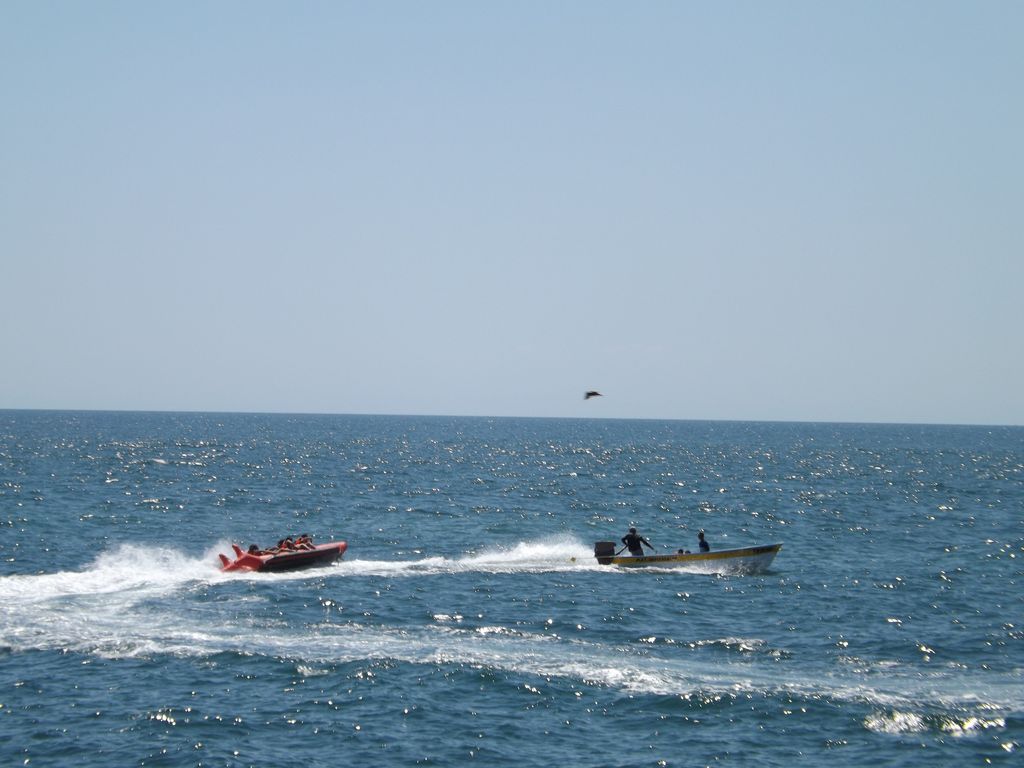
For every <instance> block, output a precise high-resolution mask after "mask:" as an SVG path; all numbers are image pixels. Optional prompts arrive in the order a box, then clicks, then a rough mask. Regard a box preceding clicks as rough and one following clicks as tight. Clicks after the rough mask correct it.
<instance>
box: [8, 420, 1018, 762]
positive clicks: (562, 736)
mask: <svg viewBox="0 0 1024 768" xmlns="http://www.w3.org/2000/svg"><path fill="white" fill-rule="evenodd" d="M630 525H635V526H637V527H638V528H639V529H640V531H641V533H643V534H644V535H646V536H647V537H648V538H649V539H651V541H652V542H653V543H654V544H655V546H656V547H657V548H658V549H659V551H672V550H675V549H676V548H679V547H690V548H692V547H693V546H694V544H695V542H696V532H697V531H698V530H700V529H703V530H705V531H706V532H707V538H708V540H709V541H710V542H711V545H712V547H713V548H724V547H729V546H742V545H747V544H756V543H771V542H781V543H782V544H783V549H782V550H781V552H780V553H779V555H778V557H777V558H776V560H775V562H774V563H773V565H772V567H771V569H770V570H769V571H768V572H767V573H764V574H760V575H747V576H715V575H707V574H700V573H691V572H686V571H669V570H632V571H627V570H624V569H617V568H613V567H604V566H599V565H597V564H596V563H595V561H594V560H593V557H592V546H593V542H594V541H596V540H600V539H618V538H619V537H621V536H622V535H623V534H624V533H625V532H626V530H627V528H628V527H629V526H630ZM301 532H309V533H311V534H313V535H314V536H315V537H316V538H317V540H319V541H329V540H335V539H344V540H346V541H348V542H349V550H348V553H347V554H346V556H345V558H344V560H343V561H341V562H339V563H336V564H334V565H332V566H329V567H325V568H319V569H313V570H308V571H300V572H292V573H284V574H276V575H259V574H223V573H221V572H220V571H219V569H218V566H217V558H216V554H217V552H219V551H220V552H228V551H229V546H230V543H231V542H237V543H240V544H242V545H243V546H246V545H248V544H249V543H251V542H257V543H261V544H267V543H270V542H272V541H275V540H277V539H278V538H280V537H281V536H283V535H285V534H294V533H301ZM1022 566H1024V429H1022V428H1009V427H941V426H880V425H837V424H765V423H720V422H716V423H713V422H661V421H611V420H609V421H604V420H558V419H481V418H412V417H371V416H286V415H238V414H233V415H223V414H143V413H92V412H82V413H79V412H26V411H0V765H5V766H6V765H32V766H36V765H41V766H63V765H75V766H81V767H84V768H91V767H92V766H96V767H97V768H99V767H100V766H102V767H103V768H109V766H143V765H146V766H199V765H204V766H250V765H252V766H268V765H291V764H300V765H305V766H336V765H350V764H351V765H355V764H375V765H387V766H391V765H394V766H405V765H409V766H415V765H422V766H448V765H463V764H468V763H476V764H479V765H487V766H516V768H529V767H532V766H536V767H538V768H540V767H542V766H543V767H544V768H547V767H548V766H552V765H580V766H695V765H709V766H714V765H736V766H746V765H757V766H791V765H794V764H804V765H821V764H823V763H825V762H826V761H827V762H828V764H829V765H830V766H833V767H835V766H863V765H866V764H871V763H876V764H884V765H900V766H935V765H949V766H954V765H955V766H966V765H983V764H996V765H999V764H1003V765H1021V764H1022V762H1024V761H1022V751H1024V592H1022V589H1021V588H1022V576H1024V574H1022Z"/></svg>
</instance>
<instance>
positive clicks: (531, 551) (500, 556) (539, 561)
mask: <svg viewBox="0 0 1024 768" xmlns="http://www.w3.org/2000/svg"><path fill="white" fill-rule="evenodd" d="M600 568H601V566H599V565H598V564H597V562H596V561H595V560H594V554H593V551H592V550H591V549H590V547H589V546H587V545H585V544H583V543H581V542H580V541H579V540H577V539H575V538H572V537H568V536H566V537H563V538H555V539H546V540H544V541H542V542H540V541H537V542H519V543H518V544H516V545H515V546H513V547H510V548H499V547H495V548H491V549H485V550H483V551H481V552H478V553H474V554H468V555H462V556H458V557H425V558H422V559H420V560H367V559H362V558H359V557H358V556H353V557H346V559H345V560H344V561H342V562H339V563H337V564H336V565H335V570H336V572H339V573H344V574H350V575H360V576H424V575H433V574H437V575H440V574H451V573H550V572H557V571H578V570H599V569H600Z"/></svg>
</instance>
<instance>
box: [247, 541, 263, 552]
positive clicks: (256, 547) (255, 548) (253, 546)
mask: <svg viewBox="0 0 1024 768" xmlns="http://www.w3.org/2000/svg"><path fill="white" fill-rule="evenodd" d="M249 554H250V555H262V554H263V553H262V552H260V548H259V545H257V544H250V545H249Z"/></svg>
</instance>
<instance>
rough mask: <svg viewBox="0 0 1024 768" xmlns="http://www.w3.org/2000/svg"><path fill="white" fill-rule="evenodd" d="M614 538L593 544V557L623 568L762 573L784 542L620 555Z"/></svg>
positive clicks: (602, 563) (605, 563)
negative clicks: (714, 549) (669, 553)
mask: <svg viewBox="0 0 1024 768" xmlns="http://www.w3.org/2000/svg"><path fill="white" fill-rule="evenodd" d="M616 546H617V545H616V544H615V542H614V541H598V542H596V543H595V544H594V557H596V558H597V562H599V563H600V564H601V565H621V566H622V567H624V568H686V569H687V570H692V571H700V572H702V573H738V574H746V573H761V572H763V571H766V570H767V569H768V566H769V565H771V562H772V560H774V559H775V555H776V554H777V553H778V551H779V550H780V549H782V545H781V544H762V545H760V546H756V547H739V548H737V549H719V550H716V551H713V552H677V553H676V554H674V555H624V556H623V555H619V554H617V553H616V551H615V548H616Z"/></svg>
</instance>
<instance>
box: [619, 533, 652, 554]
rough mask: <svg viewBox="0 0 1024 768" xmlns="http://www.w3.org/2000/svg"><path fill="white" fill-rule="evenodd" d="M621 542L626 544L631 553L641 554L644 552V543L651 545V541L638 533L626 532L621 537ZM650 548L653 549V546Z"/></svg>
mask: <svg viewBox="0 0 1024 768" xmlns="http://www.w3.org/2000/svg"><path fill="white" fill-rule="evenodd" d="M622 543H623V544H625V545H626V548H627V549H629V554H631V555H642V554H643V553H644V548H643V545H644V544H646V545H647V546H648V547H651V542H649V541H648V540H647V539H645V538H644V537H643V536H641V535H640V534H638V533H627V534H626V535H625V536H623V537H622ZM651 549H654V547H651Z"/></svg>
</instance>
